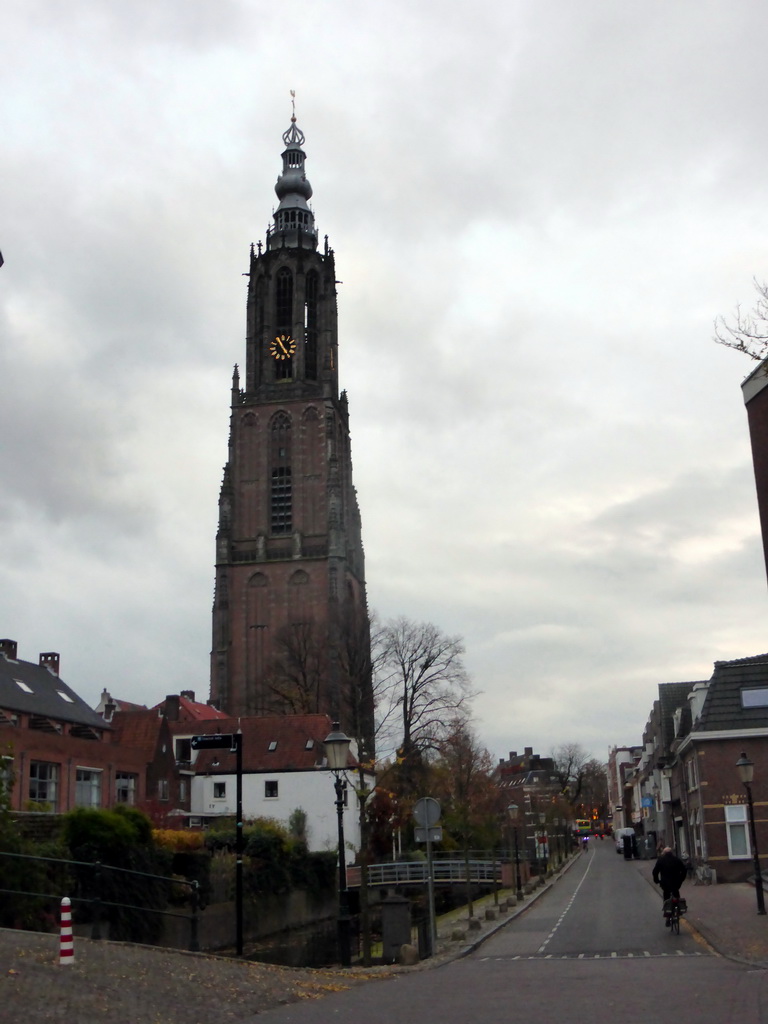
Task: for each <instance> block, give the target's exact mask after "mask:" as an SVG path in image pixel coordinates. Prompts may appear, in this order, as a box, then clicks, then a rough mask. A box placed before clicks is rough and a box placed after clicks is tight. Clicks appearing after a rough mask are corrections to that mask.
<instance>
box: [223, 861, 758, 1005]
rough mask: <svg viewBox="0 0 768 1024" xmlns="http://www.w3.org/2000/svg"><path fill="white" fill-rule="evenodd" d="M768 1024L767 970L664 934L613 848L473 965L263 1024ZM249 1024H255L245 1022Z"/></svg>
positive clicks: (640, 884) (651, 904) (576, 871)
mask: <svg viewBox="0 0 768 1024" xmlns="http://www.w3.org/2000/svg"><path fill="white" fill-rule="evenodd" d="M550 1018H551V1019H556V1020H574V1019H576V1020H579V1019H582V1018H583V1019H593V1018H594V1019H608V1020H611V1021H616V1022H620V1024H657V1022H658V1021H659V1020H670V1021H675V1022H676V1024H689V1022H694V1021H695V1022H696V1024H730V1022H732V1021H738V1022H739V1024H765V1022H768V971H766V970H764V969H762V968H755V967H750V966H746V965H741V964H736V963H733V962H731V961H729V960H726V959H724V958H722V957H720V956H717V955H716V954H714V953H713V952H712V951H711V950H709V948H708V947H706V946H705V945H704V944H703V943H701V942H700V941H699V940H697V939H696V938H695V937H694V936H693V935H692V934H690V932H688V931H687V930H685V929H683V930H681V934H680V935H679V936H677V935H672V934H671V933H670V932H669V931H668V930H667V929H665V928H664V924H663V918H662V915H661V901H660V899H659V897H658V895H657V894H656V893H655V892H654V891H653V890H652V889H651V887H650V886H649V885H648V883H647V881H646V880H645V879H644V878H643V877H642V876H641V875H640V874H639V873H638V872H637V871H636V870H634V869H633V867H632V865H631V864H629V863H626V862H624V860H623V858H620V857H618V856H617V855H616V853H615V850H614V847H613V844H612V843H610V842H607V841H605V842H603V843H600V842H599V841H597V843H596V844H595V845H594V846H593V847H592V849H591V850H590V852H589V853H587V854H583V855H582V856H581V857H580V858H579V862H578V863H577V864H574V866H573V867H572V868H571V870H570V871H568V872H567V873H566V874H565V875H564V876H563V877H562V878H561V879H560V881H558V883H557V884H556V885H555V886H553V887H552V889H551V890H550V891H549V892H548V893H546V894H545V895H544V896H543V897H542V898H541V899H540V900H538V901H537V902H536V903H534V904H533V905H532V906H531V907H530V908H529V909H528V910H527V911H526V913H525V914H523V915H521V916H520V917H518V918H516V919H515V920H514V921H512V922H511V923H510V924H509V925H508V926H507V927H505V928H503V929H502V930H501V931H499V932H498V933H497V934H496V935H494V936H493V937H492V938H490V939H489V940H488V941H487V942H485V943H484V944H483V945H482V946H481V947H480V949H478V950H477V951H476V952H475V953H474V954H473V955H472V956H469V957H467V958H465V959H464V960H460V961H457V962H454V963H450V964H447V965H446V966H444V967H441V968H438V969H436V970H429V971H422V972H418V973H414V974H407V975H399V976H397V977H396V978H395V979H393V980H391V981H383V982H380V983H373V984H371V985H366V986H363V987H362V988H356V989H353V990H351V991H349V992H346V993H343V994H338V995H331V996H328V997H326V998H325V999H323V1000H322V1002H321V1003H314V1004H312V1003H305V1004H300V1005H292V1006H287V1007H284V1008H280V1009H276V1010H271V1011H267V1012H265V1013H263V1014H260V1015H259V1016H258V1018H253V1024H256V1022H257V1021H258V1024H287V1022H291V1024H321V1022H322V1024H327V1022H328V1021H329V1020H333V1021H334V1022H338V1024H360V1021H365V1022H366V1024H392V1022H393V1021H401V1022H404V1024H418V1022H422V1021H426V1022H428V1024H433V1022H439V1024H510V1022H514V1021H518V1020H520V1021H529V1020H548V1019H550ZM243 1024H245V1022H243Z"/></svg>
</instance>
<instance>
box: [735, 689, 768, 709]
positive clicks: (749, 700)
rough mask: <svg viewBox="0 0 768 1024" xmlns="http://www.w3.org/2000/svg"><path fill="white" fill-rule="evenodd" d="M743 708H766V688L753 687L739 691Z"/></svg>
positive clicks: (767, 691) (767, 692)
mask: <svg viewBox="0 0 768 1024" xmlns="http://www.w3.org/2000/svg"><path fill="white" fill-rule="evenodd" d="M741 706H742V707H743V708H768V686H755V687H750V688H749V689H744V690H742V691H741Z"/></svg>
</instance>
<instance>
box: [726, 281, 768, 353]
mask: <svg viewBox="0 0 768 1024" xmlns="http://www.w3.org/2000/svg"><path fill="white" fill-rule="evenodd" d="M752 283H753V284H754V286H755V291H756V292H757V302H756V303H755V305H754V307H753V309H751V310H750V311H749V312H748V313H742V311H741V306H737V307H736V313H735V315H734V319H733V322H732V323H728V321H727V320H726V319H725V317H723V316H718V317H716V318H715V338H714V340H715V341H716V342H717V344H718V345H725V346H726V348H733V349H736V351H737V352H744V353H745V355H748V356H749V357H750V358H751V359H756V360H758V361H760V360H763V359H765V357H766V356H767V355H768V284H760V282H759V281H758V280H757V278H754V279H753V282H752Z"/></svg>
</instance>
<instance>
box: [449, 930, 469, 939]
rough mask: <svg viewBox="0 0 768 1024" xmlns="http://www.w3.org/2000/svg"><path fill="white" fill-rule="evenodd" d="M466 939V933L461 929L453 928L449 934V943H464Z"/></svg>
mask: <svg viewBox="0 0 768 1024" xmlns="http://www.w3.org/2000/svg"><path fill="white" fill-rule="evenodd" d="M466 938H467V933H466V932H465V931H463V930H462V929H461V928H454V929H453V931H452V932H451V942H464V941H465V940H466Z"/></svg>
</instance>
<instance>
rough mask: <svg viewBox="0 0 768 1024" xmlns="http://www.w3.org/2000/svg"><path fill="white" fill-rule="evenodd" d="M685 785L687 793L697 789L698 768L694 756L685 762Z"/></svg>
mask: <svg viewBox="0 0 768 1024" xmlns="http://www.w3.org/2000/svg"><path fill="white" fill-rule="evenodd" d="M685 785H686V788H687V789H688V792H689V793H690V792H691V791H692V790H694V789H698V788H699V766H698V763H697V760H696V755H695V754H694V755H693V756H692V757H689V758H688V760H687V761H686V762H685Z"/></svg>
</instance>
